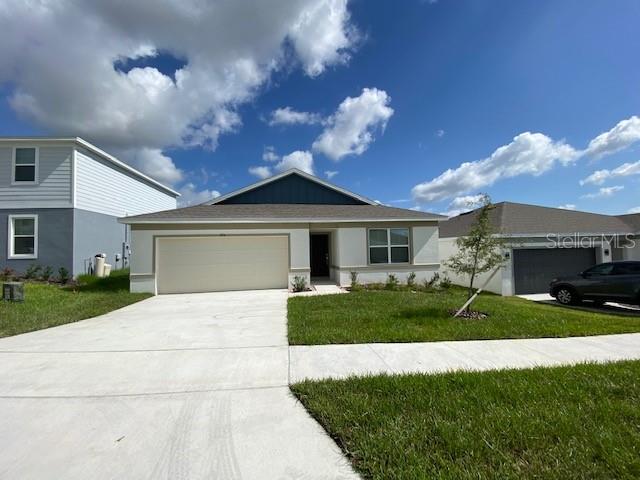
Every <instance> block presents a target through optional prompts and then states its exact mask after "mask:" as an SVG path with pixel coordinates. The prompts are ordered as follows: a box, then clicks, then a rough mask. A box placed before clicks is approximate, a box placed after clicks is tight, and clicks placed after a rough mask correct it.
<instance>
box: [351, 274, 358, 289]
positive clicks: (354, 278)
mask: <svg viewBox="0 0 640 480" xmlns="http://www.w3.org/2000/svg"><path fill="white" fill-rule="evenodd" d="M349 275H351V290H356V289H357V288H358V272H349Z"/></svg>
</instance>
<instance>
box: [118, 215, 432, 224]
mask: <svg viewBox="0 0 640 480" xmlns="http://www.w3.org/2000/svg"><path fill="white" fill-rule="evenodd" d="M440 221H442V220H441V219H439V218H346V219H345V218H321V219H318V218H264V217H261V218H243V219H228V218H226V219H225V218H221V219H216V218H208V219H202V218H198V219H185V218H179V219H178V218H174V219H171V218H163V219H155V220H154V219H140V220H138V219H136V218H134V217H122V218H119V219H118V222H120V223H124V224H126V225H149V224H151V225H152V224H161V225H164V224H194V223H195V224H208V223H209V224H210V223H223V224H234V223H240V224H251V223H258V224H263V223H265V224H266V223H354V222H358V223H360V222H378V223H381V222H440Z"/></svg>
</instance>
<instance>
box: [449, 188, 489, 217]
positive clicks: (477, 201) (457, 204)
mask: <svg viewBox="0 0 640 480" xmlns="http://www.w3.org/2000/svg"><path fill="white" fill-rule="evenodd" d="M485 199H486V196H485V195H484V194H482V193H479V194H477V195H464V196H461V197H456V198H454V199H453V200H452V201H451V203H449V207H448V208H447V211H446V212H443V213H442V215H446V216H447V217H455V216H458V215H460V214H461V213H465V212H468V211H470V210H473V209H474V208H478V207H479V206H481V205H482V204H483V203H484V201H485Z"/></svg>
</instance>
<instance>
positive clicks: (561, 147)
mask: <svg viewBox="0 0 640 480" xmlns="http://www.w3.org/2000/svg"><path fill="white" fill-rule="evenodd" d="M577 158H578V152H576V150H575V149H574V148H573V147H571V146H570V145H568V144H566V143H565V142H563V141H557V142H556V141H553V140H552V139H551V138H549V137H547V136H546V135H543V134H542V133H531V132H524V133H521V134H519V135H518V136H516V137H515V138H514V139H513V141H512V142H511V143H509V144H507V145H503V146H501V147H500V148H498V149H496V150H495V151H494V152H493V153H492V154H491V156H489V157H487V158H485V159H482V160H477V161H475V162H465V163H463V164H462V165H460V166H459V167H458V168H455V169H449V170H447V171H445V172H444V173H442V174H441V175H440V176H438V177H436V178H434V179H433V180H430V181H428V182H424V183H420V184H418V185H416V186H415V187H413V189H412V194H413V198H414V199H415V200H416V201H417V202H421V203H424V202H430V201H435V200H443V199H446V198H451V197H454V196H456V195H462V194H464V193H466V192H469V191H472V190H476V191H477V190H479V189H482V188H484V187H488V186H491V185H493V184H494V183H495V182H496V181H498V180H500V179H504V178H511V177H516V176H519V175H534V176H537V175H541V174H543V173H545V172H547V171H549V170H550V169H551V168H553V167H554V166H555V165H556V164H557V163H559V164H561V165H569V164H571V163H572V162H574V161H575V160H576V159H577Z"/></svg>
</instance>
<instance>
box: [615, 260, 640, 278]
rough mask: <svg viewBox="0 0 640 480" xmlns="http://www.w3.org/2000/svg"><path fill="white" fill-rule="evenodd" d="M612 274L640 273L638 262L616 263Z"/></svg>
mask: <svg viewBox="0 0 640 480" xmlns="http://www.w3.org/2000/svg"><path fill="white" fill-rule="evenodd" d="M613 274H614V275H640V262H629V263H617V264H615V267H614V269H613Z"/></svg>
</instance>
